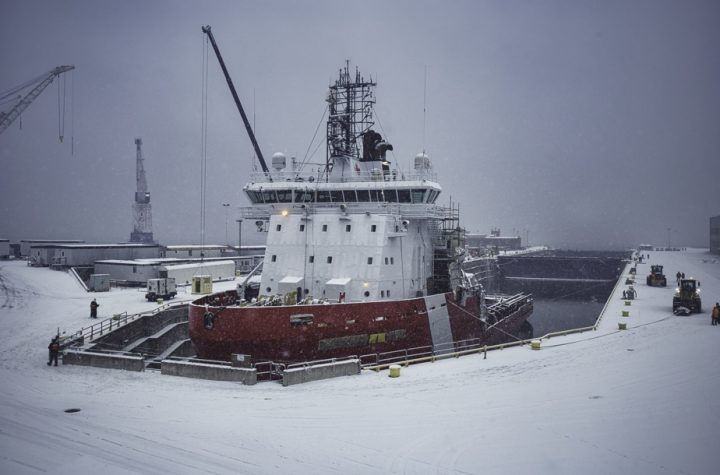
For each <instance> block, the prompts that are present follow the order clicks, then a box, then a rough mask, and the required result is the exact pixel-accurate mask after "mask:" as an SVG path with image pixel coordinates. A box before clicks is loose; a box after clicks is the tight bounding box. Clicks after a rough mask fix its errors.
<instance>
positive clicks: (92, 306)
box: [90, 299, 100, 318]
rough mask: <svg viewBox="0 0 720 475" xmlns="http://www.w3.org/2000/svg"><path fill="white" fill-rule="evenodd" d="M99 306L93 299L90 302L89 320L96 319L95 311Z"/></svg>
mask: <svg viewBox="0 0 720 475" xmlns="http://www.w3.org/2000/svg"><path fill="white" fill-rule="evenodd" d="M99 306H100V304H99V303H97V302H96V301H95V299H93V300H92V302H90V318H97V309H98V307H99Z"/></svg>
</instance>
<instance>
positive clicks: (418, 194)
mask: <svg viewBox="0 0 720 475" xmlns="http://www.w3.org/2000/svg"><path fill="white" fill-rule="evenodd" d="M424 199H425V190H412V202H413V203H422V202H423V200H424Z"/></svg>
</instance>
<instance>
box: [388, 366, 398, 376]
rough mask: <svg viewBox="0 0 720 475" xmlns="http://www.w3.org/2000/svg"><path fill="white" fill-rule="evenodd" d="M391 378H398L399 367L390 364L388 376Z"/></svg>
mask: <svg viewBox="0 0 720 475" xmlns="http://www.w3.org/2000/svg"><path fill="white" fill-rule="evenodd" d="M389 376H390V377H391V378H399V377H400V365H399V364H391V365H390V375H389Z"/></svg>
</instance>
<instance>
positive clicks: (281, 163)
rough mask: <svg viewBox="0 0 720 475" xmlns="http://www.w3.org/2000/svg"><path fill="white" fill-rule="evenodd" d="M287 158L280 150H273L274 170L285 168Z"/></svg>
mask: <svg viewBox="0 0 720 475" xmlns="http://www.w3.org/2000/svg"><path fill="white" fill-rule="evenodd" d="M286 161H287V159H286V158H285V154H284V153H282V152H275V153H273V156H272V167H273V168H274V169H275V170H278V171H279V170H282V169H283V168H285V163H286Z"/></svg>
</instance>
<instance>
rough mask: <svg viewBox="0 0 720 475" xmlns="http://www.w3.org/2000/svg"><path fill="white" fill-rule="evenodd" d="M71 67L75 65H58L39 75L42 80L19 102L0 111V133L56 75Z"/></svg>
mask: <svg viewBox="0 0 720 475" xmlns="http://www.w3.org/2000/svg"><path fill="white" fill-rule="evenodd" d="M73 69H75V66H73V65H69V66H58V67H57V68H54V69H51V70H50V71H48V72H47V73H46V74H45V75H43V76H41V78H42V80H41V81H40V83H39V84H38V85H37V86H35V87H34V88H32V90H31V91H30V92H28V93H27V94H26V95H25V97H23V98H22V99H21V100H20V102H18V103H17V104H15V106H14V107H13V108H12V109H10V111H9V112H7V113H5V112H0V134H2V133H3V132H4V131H5V130H6V129H7V128H8V127H10V124H12V123H13V122H14V121H15V119H17V118H18V117H20V114H22V113H23V112H24V111H25V109H27V108H28V106H30V104H32V102H33V101H34V100H35V99H37V97H38V96H39V95H40V94H41V93H42V92H43V91H44V90H45V88H46V87H48V86H49V85H50V83H52V82H53V80H54V79H55V78H56V77H58V76H60V75H61V74H62V73H65V72H68V71H71V70H73Z"/></svg>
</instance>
